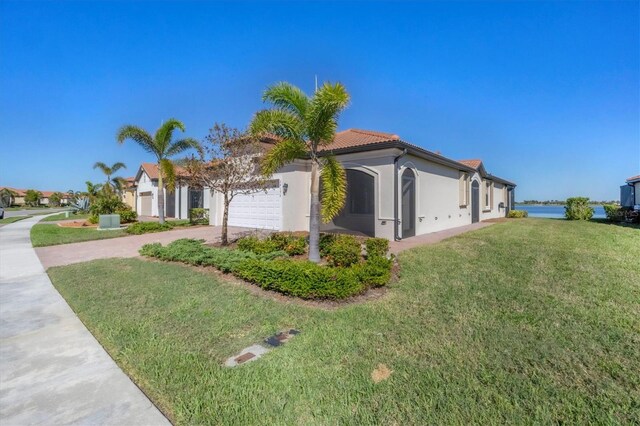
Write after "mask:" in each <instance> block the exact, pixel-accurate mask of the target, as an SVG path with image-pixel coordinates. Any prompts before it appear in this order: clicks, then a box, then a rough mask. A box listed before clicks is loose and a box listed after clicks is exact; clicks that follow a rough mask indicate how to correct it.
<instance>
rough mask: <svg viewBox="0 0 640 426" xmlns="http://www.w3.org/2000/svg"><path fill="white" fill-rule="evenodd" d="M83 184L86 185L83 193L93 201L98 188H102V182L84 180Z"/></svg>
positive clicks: (98, 190) (98, 191)
mask: <svg viewBox="0 0 640 426" xmlns="http://www.w3.org/2000/svg"><path fill="white" fill-rule="evenodd" d="M85 185H86V186H87V190H86V191H85V194H86V195H87V197H89V199H90V200H91V201H93V200H94V199H95V198H96V197H97V196H98V194H99V193H100V190H102V184H100V183H93V182H91V181H86V182H85Z"/></svg>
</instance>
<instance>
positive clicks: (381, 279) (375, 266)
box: [353, 256, 393, 287]
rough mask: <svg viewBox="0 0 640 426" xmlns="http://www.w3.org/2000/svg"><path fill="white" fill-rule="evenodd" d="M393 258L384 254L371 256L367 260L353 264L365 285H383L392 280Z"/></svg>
mask: <svg viewBox="0 0 640 426" xmlns="http://www.w3.org/2000/svg"><path fill="white" fill-rule="evenodd" d="M392 266H393V260H391V259H387V258H386V257H382V256H371V257H369V258H368V259H367V260H366V262H363V263H359V264H357V265H354V266H353V269H354V272H355V273H356V275H357V277H358V279H359V280H360V282H361V283H362V284H363V285H365V286H370V287H382V286H385V285H387V284H388V283H389V281H390V280H391V267H392Z"/></svg>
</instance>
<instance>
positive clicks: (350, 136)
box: [321, 129, 400, 151]
mask: <svg viewBox="0 0 640 426" xmlns="http://www.w3.org/2000/svg"><path fill="white" fill-rule="evenodd" d="M399 140H400V136H398V135H394V134H392V133H383V132H376V131H373V130H362V129H347V130H343V131H342V132H338V133H336V137H335V139H334V140H333V142H331V143H330V144H329V145H325V146H323V147H322V148H321V151H327V150H334V149H343V148H352V147H355V146H363V145H372V144H378V143H383V142H391V141H399Z"/></svg>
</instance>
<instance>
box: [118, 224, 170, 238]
mask: <svg viewBox="0 0 640 426" xmlns="http://www.w3.org/2000/svg"><path fill="white" fill-rule="evenodd" d="M171 229H173V225H171V224H169V223H166V222H165V223H162V224H161V223H158V222H137V223H134V224H132V225H129V226H128V227H127V229H126V230H125V231H126V233H127V234H132V235H142V234H148V233H150V232H162V231H169V230H171Z"/></svg>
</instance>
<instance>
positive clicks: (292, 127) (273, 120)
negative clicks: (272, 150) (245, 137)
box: [249, 109, 304, 140]
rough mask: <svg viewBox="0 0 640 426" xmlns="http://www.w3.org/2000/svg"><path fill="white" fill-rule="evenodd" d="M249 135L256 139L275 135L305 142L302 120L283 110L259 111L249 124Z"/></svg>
mask: <svg viewBox="0 0 640 426" xmlns="http://www.w3.org/2000/svg"><path fill="white" fill-rule="evenodd" d="M249 133H250V134H251V135H252V136H255V137H261V136H265V135H275V136H278V137H280V138H282V139H292V140H303V138H304V133H303V124H302V120H301V119H300V118H299V117H297V116H296V115H294V114H293V113H291V112H289V111H285V110H281V109H266V110H263V111H259V112H258V113H256V115H255V116H254V117H253V120H251V124H249Z"/></svg>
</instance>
